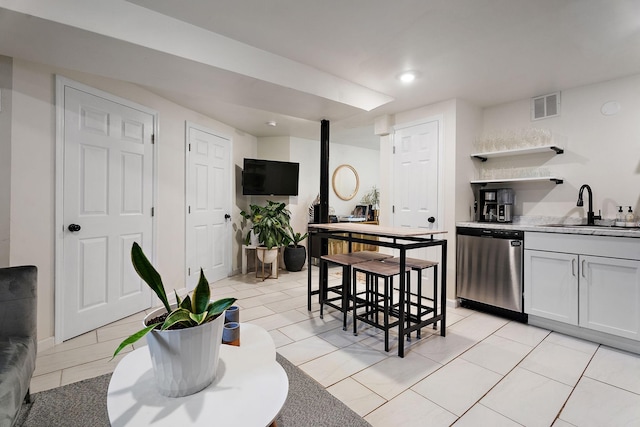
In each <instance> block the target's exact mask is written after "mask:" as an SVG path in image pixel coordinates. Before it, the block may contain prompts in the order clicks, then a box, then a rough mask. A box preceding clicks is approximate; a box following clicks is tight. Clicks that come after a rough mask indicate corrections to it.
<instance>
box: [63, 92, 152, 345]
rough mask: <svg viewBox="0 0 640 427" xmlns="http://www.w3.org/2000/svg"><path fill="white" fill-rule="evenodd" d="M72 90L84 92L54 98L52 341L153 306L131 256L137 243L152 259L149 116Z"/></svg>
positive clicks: (112, 100)
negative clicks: (56, 229)
mask: <svg viewBox="0 0 640 427" xmlns="http://www.w3.org/2000/svg"><path fill="white" fill-rule="evenodd" d="M77 87H80V88H82V86H80V85H75V87H72V86H71V85H68V84H64V85H61V84H59V85H58V88H59V90H60V91H63V96H64V98H63V100H62V101H61V100H60V98H58V99H59V100H58V104H59V108H60V104H61V103H62V104H63V105H64V110H63V124H64V131H63V135H62V138H63V164H59V165H58V167H62V168H63V172H62V189H61V190H62V199H63V200H62V218H63V219H62V224H61V228H62V230H61V233H62V234H60V235H58V234H57V236H59V238H61V239H62V241H63V242H62V244H61V248H62V254H60V253H58V254H57V256H62V261H61V264H62V266H63V272H62V277H61V280H60V281H59V283H57V284H56V299H57V298H61V301H58V300H56V306H57V308H58V309H59V310H60V311H59V312H57V313H56V316H61V317H62V318H61V319H57V328H58V327H61V330H57V331H56V335H57V339H58V340H60V338H61V339H62V340H66V339H68V338H72V337H74V336H77V335H80V334H82V333H84V332H86V331H89V330H92V329H95V328H97V327H100V326H102V325H105V324H107V323H110V322H113V321H115V320H118V319H121V318H123V317H126V316H129V315H131V314H133V313H137V312H139V311H141V310H144V309H146V308H149V307H150V305H151V302H152V300H151V292H150V290H149V288H148V286H147V285H146V284H145V283H144V282H142V281H141V280H140V279H139V278H138V276H137V274H136V272H135V270H134V269H133V267H132V264H131V256H130V253H131V246H132V244H133V242H134V241H136V242H138V243H139V244H140V245H141V246H142V248H143V249H144V251H145V253H146V254H147V256H148V257H149V258H150V259H153V258H152V257H153V248H154V245H153V230H152V228H153V219H152V207H153V187H154V184H153V179H154V178H153V176H154V174H153V168H154V150H153V146H152V138H153V129H154V119H155V117H154V115H153V114H150V113H149V112H146V111H142V110H141V109H139V108H136V107H135V106H131V105H126V101H124V100H122V102H120V101H119V100H118V99H117V98H115V97H111V96H108V95H107V94H102V93H101V92H98V91H95V90H93V91H92V90H91V88H82V89H78V88H77ZM90 92H92V93H90ZM58 97H60V94H58ZM107 98H108V99H107ZM58 224H59V223H58ZM59 265H60V264H59ZM60 321H61V323H59V322H60ZM59 334H60V335H61V337H60V336H58V335H59Z"/></svg>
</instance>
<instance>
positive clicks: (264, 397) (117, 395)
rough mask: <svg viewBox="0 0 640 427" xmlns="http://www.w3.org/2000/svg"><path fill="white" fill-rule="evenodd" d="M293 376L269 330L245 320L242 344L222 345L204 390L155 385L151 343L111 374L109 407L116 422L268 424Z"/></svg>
mask: <svg viewBox="0 0 640 427" xmlns="http://www.w3.org/2000/svg"><path fill="white" fill-rule="evenodd" d="M288 392H289V380H288V378H287V374H286V373H285V372H284V369H282V366H280V364H279V363H278V362H276V349H275V345H274V343H273V340H272V339H271V336H270V335H269V333H268V332H267V331H265V330H264V329H262V328H260V327H259V326H255V325H250V324H247V323H242V324H241V325H240V346H239V347H234V346H230V345H222V347H221V348H220V361H219V364H218V372H217V375H216V379H215V380H214V381H213V383H212V384H211V385H210V386H209V387H207V388H205V389H204V390H202V391H200V392H198V393H195V394H192V395H190V396H185V397H177V398H174V397H165V396H162V395H161V394H160V393H158V391H157V390H156V386H155V382H154V379H153V371H152V367H151V358H150V356H149V350H148V349H147V347H141V348H139V349H137V350H134V351H132V352H131V353H129V354H128V355H127V356H125V357H124V358H123V359H122V360H121V361H120V363H118V366H117V367H116V369H115V371H114V372H113V376H112V377H111V382H110V383H109V390H108V392H107V410H108V412H109V421H111V425H112V426H114V427H116V426H147V425H153V426H165V425H166V426H176V425H177V426H184V425H185V424H202V425H222V426H268V425H270V424H271V423H272V422H273V421H274V420H275V419H276V417H277V416H278V414H279V413H280V410H281V409H282V407H283V406H284V402H285V400H286V399H287V394H288Z"/></svg>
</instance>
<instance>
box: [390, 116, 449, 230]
mask: <svg viewBox="0 0 640 427" xmlns="http://www.w3.org/2000/svg"><path fill="white" fill-rule="evenodd" d="M394 147H395V148H394V149H395V157H394V159H395V160H394V174H393V180H394V200H393V205H394V215H393V222H394V226H396V227H411V228H429V229H438V221H439V219H438V174H439V170H438V168H439V165H438V163H439V156H438V149H439V122H438V121H437V120H433V121H429V122H426V123H421V124H418V125H415V126H409V127H405V128H401V129H397V130H396V131H395V134H394Z"/></svg>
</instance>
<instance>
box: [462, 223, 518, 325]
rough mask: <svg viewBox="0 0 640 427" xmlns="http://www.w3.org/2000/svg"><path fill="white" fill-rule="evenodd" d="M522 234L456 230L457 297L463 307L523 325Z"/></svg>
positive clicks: (507, 231) (503, 231)
mask: <svg viewBox="0 0 640 427" xmlns="http://www.w3.org/2000/svg"><path fill="white" fill-rule="evenodd" d="M523 243H524V232H523V231H517V230H499V229H490V228H470V227H458V229H457V257H456V260H457V265H456V267H457V269H456V272H457V274H456V276H457V280H456V295H457V297H458V298H460V300H461V303H462V305H463V306H464V305H467V306H476V307H478V308H481V309H489V310H491V311H495V312H498V313H500V314H504V315H508V316H511V317H514V318H516V319H519V320H524V321H526V314H524V309H523V308H524V304H523V273H522V265H523V257H524V244H523Z"/></svg>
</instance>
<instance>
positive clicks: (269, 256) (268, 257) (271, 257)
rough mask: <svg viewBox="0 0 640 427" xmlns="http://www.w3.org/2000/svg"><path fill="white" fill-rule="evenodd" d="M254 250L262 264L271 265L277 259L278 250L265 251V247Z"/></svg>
mask: <svg viewBox="0 0 640 427" xmlns="http://www.w3.org/2000/svg"><path fill="white" fill-rule="evenodd" d="M256 250H257V252H258V259H259V260H260V262H261V263H263V264H271V263H272V262H274V261H275V260H276V258H278V248H271V249H267V248H266V247H265V246H259V247H258V248H257V249H256Z"/></svg>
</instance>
